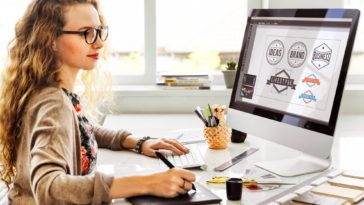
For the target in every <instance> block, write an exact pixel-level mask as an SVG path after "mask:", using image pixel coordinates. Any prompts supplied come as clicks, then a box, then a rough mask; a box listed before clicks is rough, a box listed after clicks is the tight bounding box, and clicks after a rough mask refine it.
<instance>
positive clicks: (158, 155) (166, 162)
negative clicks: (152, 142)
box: [155, 152, 196, 191]
mask: <svg viewBox="0 0 364 205" xmlns="http://www.w3.org/2000/svg"><path fill="white" fill-rule="evenodd" d="M155 154H156V155H157V157H158V158H159V159H160V160H162V162H163V163H164V164H165V165H167V167H169V168H170V169H172V168H174V165H173V164H172V163H171V162H170V161H168V159H166V158H165V157H164V156H163V154H161V153H160V152H155ZM192 189H193V190H195V191H196V187H195V185H194V184H193V183H192Z"/></svg>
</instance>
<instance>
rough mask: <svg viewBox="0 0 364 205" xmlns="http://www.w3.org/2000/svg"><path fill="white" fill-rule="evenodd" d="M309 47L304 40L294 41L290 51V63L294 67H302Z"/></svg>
mask: <svg viewBox="0 0 364 205" xmlns="http://www.w3.org/2000/svg"><path fill="white" fill-rule="evenodd" d="M306 56H307V48H306V45H305V44H304V43H302V42H296V43H294V44H293V45H292V46H291V47H290V48H289V51H288V64H289V65H290V66H291V67H292V68H298V67H300V66H301V65H302V64H303V63H304V62H305V60H306Z"/></svg>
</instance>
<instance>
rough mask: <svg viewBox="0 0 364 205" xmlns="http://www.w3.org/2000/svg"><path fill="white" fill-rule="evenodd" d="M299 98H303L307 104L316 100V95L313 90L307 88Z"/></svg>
mask: <svg viewBox="0 0 364 205" xmlns="http://www.w3.org/2000/svg"><path fill="white" fill-rule="evenodd" d="M298 98H299V99H302V100H303V102H305V103H306V104H308V103H311V102H312V101H313V102H316V96H315V95H314V94H313V93H312V91H311V90H307V91H305V92H304V93H302V94H301V95H300V96H299V97H298Z"/></svg>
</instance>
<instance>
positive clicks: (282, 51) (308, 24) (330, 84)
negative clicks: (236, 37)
mask: <svg viewBox="0 0 364 205" xmlns="http://www.w3.org/2000/svg"><path fill="white" fill-rule="evenodd" d="M358 18H359V11H357V10H346V9H261V10H254V11H253V12H252V15H251V17H249V18H248V22H247V26H246V31H245V36H244V42H243V46H242V50H241V54H240V59H239V64H238V71H237V74H236V79H235V84H234V88H233V92H232V97H231V101H230V106H229V112H230V114H229V113H228V123H229V124H230V125H231V126H232V128H233V129H235V130H238V131H241V132H247V133H248V134H255V135H257V137H260V135H262V136H263V137H264V136H265V135H269V134H270V135H271V136H268V137H265V138H268V139H269V140H273V141H275V142H278V143H281V144H283V145H286V146H289V147H292V148H294V149H298V150H300V151H303V152H306V151H307V152H308V153H309V154H311V155H316V156H319V157H323V156H325V155H326V157H327V156H328V155H329V154H330V153H327V151H328V150H329V149H330V150H331V144H332V140H331V139H328V138H327V137H328V136H330V137H331V138H332V136H333V135H334V131H335V126H336V121H337V116H338V112H339V107H340V102H341V97H342V94H343V90H344V84H345V79H346V74H347V71H348V66H349V60H350V55H351V51H352V48H353V43H354V37H355V32H356V27H357V23H358ZM229 121H230V122H229ZM247 121H252V122H253V123H250V122H249V123H248V122H247ZM271 121H274V122H271ZM277 122H278V124H277ZM249 124H250V125H249ZM254 124H255V126H256V125H257V124H259V125H262V126H259V127H256V128H254ZM282 124H284V125H282ZM285 125H287V126H285ZM274 127H275V128H274ZM265 128H266V129H267V130H269V131H270V133H263V132H264V131H262V129H265ZM258 129H259V130H258ZM287 133H289V134H288V135H289V136H288V135H287ZM286 135H287V136H286ZM315 138H316V139H315ZM305 141H306V142H308V143H306V144H305V143H304V142H305ZM298 143H301V144H298ZM302 143H303V144H302ZM310 144H311V146H313V147H311V148H310V149H306V148H305V147H303V146H310ZM312 144H316V145H319V146H324V147H326V149H324V150H325V151H322V150H321V152H320V151H317V150H316V149H319V146H317V147H315V145H312ZM323 144H325V145H323Z"/></svg>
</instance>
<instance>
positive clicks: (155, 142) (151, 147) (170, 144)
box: [142, 138, 189, 157]
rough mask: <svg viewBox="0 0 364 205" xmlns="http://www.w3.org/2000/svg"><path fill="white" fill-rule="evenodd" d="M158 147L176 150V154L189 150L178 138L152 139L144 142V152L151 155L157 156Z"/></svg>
mask: <svg viewBox="0 0 364 205" xmlns="http://www.w3.org/2000/svg"><path fill="white" fill-rule="evenodd" d="M158 149H165V150H170V151H172V152H174V153H175V154H178V155H182V154H186V153H188V152H189V149H188V148H186V147H185V146H183V145H182V144H181V143H179V142H178V141H177V140H170V139H165V138H161V139H150V140H147V141H145V142H144V143H143V145H142V153H143V154H144V155H146V156H149V157H155V156H156V155H155V152H156V151H158Z"/></svg>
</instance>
